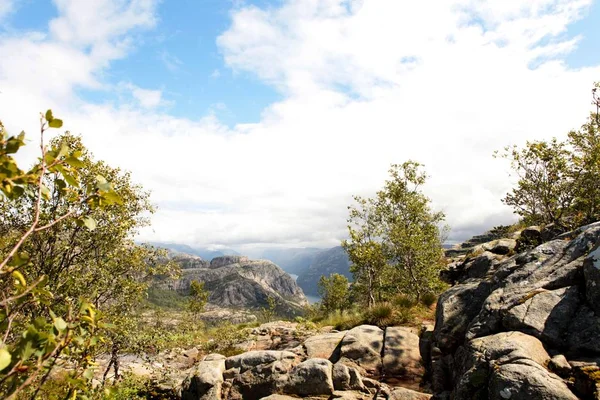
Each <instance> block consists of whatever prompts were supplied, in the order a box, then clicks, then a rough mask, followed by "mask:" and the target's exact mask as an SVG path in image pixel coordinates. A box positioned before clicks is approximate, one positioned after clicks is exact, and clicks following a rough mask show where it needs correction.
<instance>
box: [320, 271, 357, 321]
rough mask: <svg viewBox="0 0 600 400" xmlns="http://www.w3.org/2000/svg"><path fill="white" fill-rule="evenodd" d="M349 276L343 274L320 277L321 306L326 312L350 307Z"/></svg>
mask: <svg viewBox="0 0 600 400" xmlns="http://www.w3.org/2000/svg"><path fill="white" fill-rule="evenodd" d="M349 284H350V283H349V282H348V278H346V277H345V276H344V275H341V274H331V275H329V277H326V276H321V278H320V279H319V294H320V295H321V307H322V309H323V311H325V313H330V312H333V311H337V310H342V311H343V310H344V309H346V308H347V307H348V286H349Z"/></svg>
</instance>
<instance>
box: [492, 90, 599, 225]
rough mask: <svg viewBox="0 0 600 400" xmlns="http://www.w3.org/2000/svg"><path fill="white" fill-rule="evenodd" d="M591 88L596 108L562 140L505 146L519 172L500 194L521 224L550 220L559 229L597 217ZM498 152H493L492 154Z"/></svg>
mask: <svg viewBox="0 0 600 400" xmlns="http://www.w3.org/2000/svg"><path fill="white" fill-rule="evenodd" d="M599 87H600V85H599V84H598V83H596V84H595V86H594V88H593V90H592V99H593V104H594V105H595V108H596V110H595V112H592V113H591V115H590V117H589V119H588V121H587V122H586V123H585V124H584V125H583V126H582V127H581V129H580V130H577V131H571V132H570V133H569V135H568V139H567V141H565V142H561V141H558V140H557V139H556V138H553V139H552V140H550V141H535V142H527V144H526V145H525V147H524V148H522V149H519V148H518V147H517V146H512V147H507V148H506V149H505V151H504V153H502V154H500V156H501V157H502V158H505V159H508V160H509V161H510V163H511V167H512V169H513V171H514V172H515V173H516V175H517V177H518V181H517V185H516V187H515V188H514V189H513V190H512V191H511V192H510V193H508V194H507V195H506V197H505V198H504V199H503V201H504V203H505V204H507V205H509V206H512V207H513V209H514V211H515V213H516V214H518V215H520V216H521V218H522V220H523V222H524V223H526V224H540V225H548V224H554V225H555V226H557V227H559V228H562V229H563V230H567V229H571V228H573V227H575V226H578V225H581V224H586V223H591V222H593V221H596V220H598V219H600V185H598V182H599V181H600V114H599V112H600V98H599V97H598V95H597V90H598V88H599ZM497 155H498V153H496V156H497Z"/></svg>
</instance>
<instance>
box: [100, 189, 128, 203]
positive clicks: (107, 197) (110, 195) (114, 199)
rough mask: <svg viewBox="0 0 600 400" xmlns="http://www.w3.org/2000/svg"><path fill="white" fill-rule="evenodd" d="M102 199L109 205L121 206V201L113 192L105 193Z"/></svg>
mask: <svg viewBox="0 0 600 400" xmlns="http://www.w3.org/2000/svg"><path fill="white" fill-rule="evenodd" d="M102 197H104V199H105V200H106V201H107V202H109V203H111V204H123V199H122V198H121V196H119V195H118V194H116V193H115V192H107V193H105V194H104V195H103V196H102Z"/></svg>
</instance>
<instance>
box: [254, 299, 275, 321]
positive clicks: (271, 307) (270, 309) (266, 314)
mask: <svg viewBox="0 0 600 400" xmlns="http://www.w3.org/2000/svg"><path fill="white" fill-rule="evenodd" d="M276 311H277V300H276V299H275V297H273V296H268V297H267V307H262V308H261V309H260V311H259V315H258V319H259V320H260V321H261V322H271V321H272V320H273V318H274V317H275V315H276V314H277V313H276Z"/></svg>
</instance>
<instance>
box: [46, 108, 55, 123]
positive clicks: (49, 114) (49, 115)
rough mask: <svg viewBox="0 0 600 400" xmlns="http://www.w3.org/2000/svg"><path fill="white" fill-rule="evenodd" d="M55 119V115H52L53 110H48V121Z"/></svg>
mask: <svg viewBox="0 0 600 400" xmlns="http://www.w3.org/2000/svg"><path fill="white" fill-rule="evenodd" d="M53 119H54V116H53V115H52V110H48V111H46V121H48V122H51V121H52V120H53Z"/></svg>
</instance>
